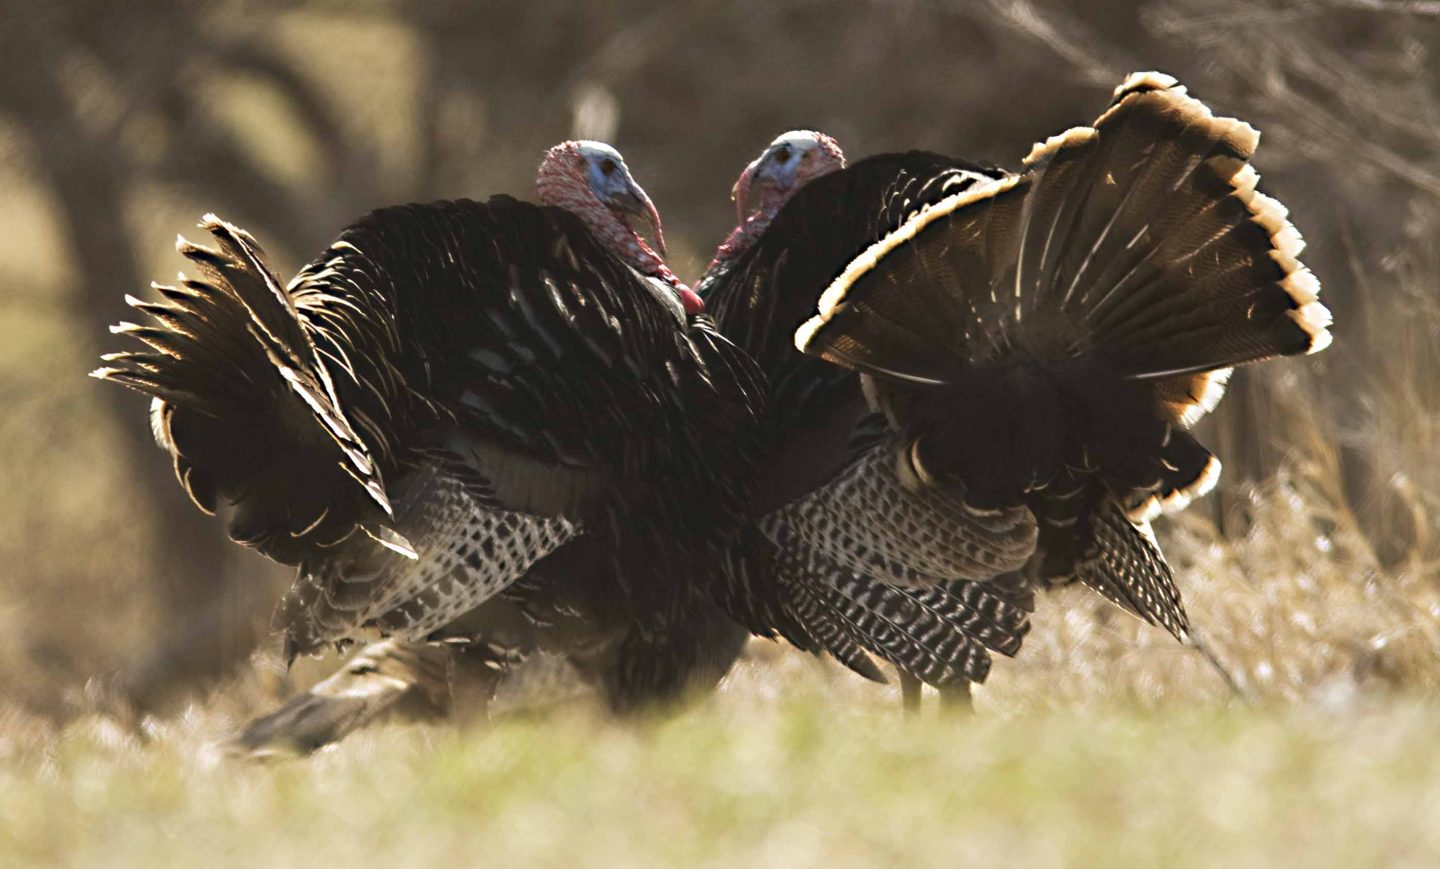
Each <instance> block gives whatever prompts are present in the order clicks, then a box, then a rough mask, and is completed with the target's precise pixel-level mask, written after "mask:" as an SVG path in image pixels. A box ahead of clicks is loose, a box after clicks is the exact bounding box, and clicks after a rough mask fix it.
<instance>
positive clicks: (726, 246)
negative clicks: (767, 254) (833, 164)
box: [705, 169, 803, 272]
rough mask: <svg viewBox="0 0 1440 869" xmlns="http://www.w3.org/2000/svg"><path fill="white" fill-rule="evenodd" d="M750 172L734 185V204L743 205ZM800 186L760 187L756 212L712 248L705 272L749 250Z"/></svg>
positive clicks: (747, 191) (746, 172)
mask: <svg viewBox="0 0 1440 869" xmlns="http://www.w3.org/2000/svg"><path fill="white" fill-rule="evenodd" d="M749 182H750V170H749V169H746V170H745V173H744V174H743V175H741V176H740V180H739V181H738V182H736V184H735V188H736V201H737V202H742V203H743V202H745V201H746V199H747V197H748V194H749V191H750V183H749ZM801 186H803V185H800V184H796V185H795V186H794V187H792V188H789V189H786V190H780V189H778V188H776V187H774V186H773V185H770V184H765V185H762V186H761V188H760V203H759V205H758V206H757V207H756V209H755V210H754V211H752V212H750V214H749V216H747V217H744V218H743V219H741V221H740V223H739V225H737V226H736V227H735V228H734V229H732V230H731V231H730V234H729V235H728V236H726V237H725V240H724V241H723V242H721V243H720V246H719V247H718V248H716V249H715V258H714V259H712V260H710V265H708V266H706V267H705V271H707V272H708V271H710V270H711V269H713V268H715V267H716V266H719V265H722V264H724V263H728V262H729V261H730V260H732V259H734V258H735V257H738V256H740V255H741V254H743V253H744V252H745V251H747V250H749V249H750V245H752V244H754V243H755V240H756V239H758V238H759V237H760V236H762V235H764V234H765V230H767V229H769V228H770V224H771V223H772V222H773V221H774V220H775V215H776V214H779V213H780V209H781V208H782V207H783V206H784V205H785V203H786V202H788V201H790V195H791V194H792V193H794V192H795V191H796V190H798V189H800V187H801Z"/></svg>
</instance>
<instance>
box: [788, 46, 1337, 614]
mask: <svg viewBox="0 0 1440 869" xmlns="http://www.w3.org/2000/svg"><path fill="white" fill-rule="evenodd" d="M1258 140H1259V134H1258V133H1257V132H1256V131H1255V130H1254V129H1253V128H1252V127H1250V126H1249V125H1247V124H1244V123H1242V122H1240V121H1237V120H1233V119H1229V118H1221V117H1216V116H1215V115H1213V114H1212V113H1211V112H1210V110H1209V109H1208V108H1206V107H1205V106H1204V105H1203V104H1201V103H1200V102H1199V101H1197V100H1195V99H1194V98H1192V97H1190V96H1189V95H1188V94H1187V93H1186V91H1185V89H1184V88H1183V87H1181V86H1180V85H1179V84H1178V83H1177V82H1176V81H1175V80H1174V79H1173V78H1170V77H1169V76H1165V75H1161V74H1158V73H1138V74H1136V75H1133V76H1131V77H1130V78H1129V79H1127V80H1126V81H1125V83H1123V84H1122V85H1121V86H1120V87H1119V88H1118V89H1117V90H1116V92H1115V96H1114V99H1113V101H1112V102H1111V104H1110V106H1109V107H1108V108H1107V110H1106V111H1105V112H1104V114H1102V115H1101V116H1100V118H1099V119H1098V120H1097V121H1096V122H1095V123H1094V125H1093V126H1090V127H1080V128H1077V129H1073V130H1070V131H1068V132H1065V133H1063V134H1061V135H1058V136H1055V137H1053V138H1051V139H1049V140H1047V141H1045V142H1043V143H1041V144H1039V145H1036V146H1035V148H1034V149H1033V150H1032V151H1031V152H1030V154H1029V156H1027V157H1026V158H1025V161H1024V169H1023V170H1022V171H1021V172H1020V173H1019V174H1016V175H1011V176H1007V177H1003V178H997V179H993V180H988V181H983V182H980V183H975V184H971V185H969V186H967V187H965V188H963V189H959V190H956V191H955V192H954V193H952V194H950V195H948V196H946V197H944V198H941V199H936V200H932V201H928V202H923V203H921V204H918V205H917V207H915V208H913V209H911V210H910V211H909V213H908V214H907V215H906V217H905V219H904V220H901V221H899V222H898V223H894V224H893V228H882V233H881V235H880V237H879V240H878V241H876V242H875V243H874V244H872V245H871V246H870V247H869V248H868V249H866V250H865V251H863V252H862V253H861V254H860V255H859V256H857V257H855V258H854V259H853V260H852V261H851V262H850V263H849V264H848V265H846V266H845V267H844V269H843V271H841V272H840V274H839V275H838V276H837V277H836V278H835V279H834V280H833V281H832V282H831V284H830V286H829V287H828V289H827V290H826V291H825V292H824V293H823V295H822V296H821V298H820V301H819V304H818V308H819V310H818V314H817V316H815V317H813V318H811V319H810V320H809V321H808V322H806V323H805V324H804V325H803V326H802V327H801V328H800V329H799V330H798V331H797V332H796V334H795V341H796V345H797V346H798V347H799V348H800V349H801V350H803V351H805V352H807V353H810V354H812V355H816V356H820V357H822V358H824V359H827V360H829V361H832V362H835V363H838V364H841V365H844V366H847V367H850V368H853V369H857V370H859V371H861V372H862V373H864V374H865V375H867V377H866V384H867V389H868V390H869V392H868V394H869V395H870V396H871V397H872V403H873V404H874V405H875V406H876V407H878V408H879V409H882V410H884V411H885V413H886V415H887V417H888V418H889V419H890V421H891V423H892V424H893V425H894V426H895V427H896V428H897V429H899V430H900V431H901V433H902V434H903V435H904V438H905V440H904V444H903V445H904V449H903V450H902V451H901V454H900V458H901V462H902V464H906V465H908V470H907V471H905V473H906V474H913V476H914V477H915V478H916V479H919V480H921V481H923V482H925V483H932V484H933V483H945V484H947V488H948V487H953V486H956V485H962V486H963V487H964V490H963V491H964V492H965V497H966V500H967V503H970V504H973V505H976V506H981V507H991V508H1005V507H1009V506H1011V505H1015V504H1025V505H1026V506H1028V507H1029V508H1030V509H1031V510H1032V511H1034V513H1035V515H1036V517H1037V519H1038V520H1039V524H1040V530H1039V539H1038V543H1037V547H1038V550H1039V551H1040V552H1041V553H1042V557H1041V559H1040V564H1039V571H1040V573H1041V574H1042V575H1041V576H1040V577H1039V578H1041V579H1043V580H1046V581H1050V580H1053V579H1056V578H1058V577H1061V576H1070V577H1078V578H1079V579H1081V580H1082V581H1085V582H1086V583H1087V584H1090V585H1092V586H1093V587H1095V588H1096V589H1098V590H1099V591H1101V592H1102V593H1103V594H1105V595H1106V596H1107V597H1109V598H1110V599H1112V600H1114V601H1115V602H1116V603H1118V604H1120V605H1121V606H1123V607H1125V608H1126V609H1128V610H1130V611H1132V612H1135V613H1137V614H1139V615H1140V616H1141V617H1143V618H1145V619H1146V620H1148V621H1151V622H1153V623H1155V624H1159V625H1162V626H1164V627H1165V628H1166V629H1167V630H1169V631H1170V632H1171V633H1173V634H1175V635H1176V636H1183V635H1184V632H1185V629H1186V623H1185V617H1184V611H1183V609H1182V608H1181V606H1180V600H1179V594H1178V592H1177V591H1176V590H1175V587H1174V582H1173V578H1172V577H1171V576H1170V572H1169V568H1168V567H1167V566H1166V565H1165V563H1164V560H1163V558H1162V557H1161V556H1160V553H1159V551H1158V549H1156V548H1155V547H1154V545H1153V544H1152V543H1151V541H1150V540H1148V539H1147V537H1146V534H1145V532H1144V528H1145V526H1144V523H1145V522H1146V521H1148V519H1149V518H1151V517H1153V516H1154V515H1157V514H1158V513H1161V512H1165V511H1167V510H1173V509H1178V508H1180V507H1182V506H1183V505H1184V504H1186V503H1188V501H1189V500H1190V499H1191V498H1193V497H1196V496H1198V495H1200V494H1203V493H1204V492H1205V491H1207V490H1208V489H1209V488H1211V487H1212V486H1213V485H1214V483H1215V481H1216V478H1217V477H1218V474H1219V462H1218V461H1217V460H1216V459H1215V457H1214V456H1212V455H1211V454H1210V453H1209V451H1207V450H1206V449H1205V448H1204V447H1202V446H1201V445H1200V444H1199V443H1198V442H1196V441H1195V440H1194V438H1193V437H1191V436H1190V435H1189V433H1188V432H1187V431H1185V429H1186V428H1188V427H1189V426H1190V425H1192V424H1193V423H1194V422H1195V421H1196V420H1197V419H1198V418H1199V417H1200V416H1202V415H1203V414H1205V413H1207V412H1208V411H1209V410H1211V409H1212V408H1213V407H1214V406H1215V404H1216V403H1217V402H1218V401H1219V400H1220V397H1221V396H1222V395H1223V392H1224V385H1225V381H1226V379H1227V377H1228V376H1229V373H1230V370H1231V369H1232V368H1233V367H1234V366H1237V365H1243V364H1248V363H1253V362H1258V361H1261V360H1264V359H1268V358H1272V357H1275V356H1288V355H1296V354H1301V353H1314V352H1317V351H1319V350H1322V349H1324V348H1325V347H1326V346H1328V345H1329V343H1330V333H1329V331H1328V327H1329V325H1330V313H1329V311H1328V310H1327V309H1326V308H1325V307H1324V305H1322V304H1321V303H1320V301H1319V297H1318V294H1319V289H1320V284H1319V281H1318V280H1316V278H1315V276H1314V275H1313V274H1312V273H1311V272H1310V271H1309V270H1308V269H1307V268H1305V266H1304V265H1302V264H1301V262H1300V261H1299V259H1298V257H1299V255H1300V253H1301V251H1302V249H1303V247H1304V244H1303V241H1302V240H1301V238H1300V234H1299V233H1298V232H1297V231H1296V230H1295V228H1294V227H1293V226H1292V225H1291V224H1290V222H1289V221H1288V219H1287V216H1288V215H1287V212H1286V210H1285V208H1284V207H1283V206H1282V205H1280V203H1278V202H1277V201H1275V200H1274V199H1271V198H1270V197H1268V196H1266V195H1264V194H1262V193H1260V192H1259V191H1258V190H1257V189H1256V185H1257V183H1258V181H1259V176H1258V175H1257V174H1256V172H1255V170H1254V169H1253V168H1252V167H1251V166H1250V164H1249V160H1250V158H1251V157H1252V155H1253V154H1254V151H1255V147H1256V144H1257V142H1258ZM1136 523H1139V524H1136Z"/></svg>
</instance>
